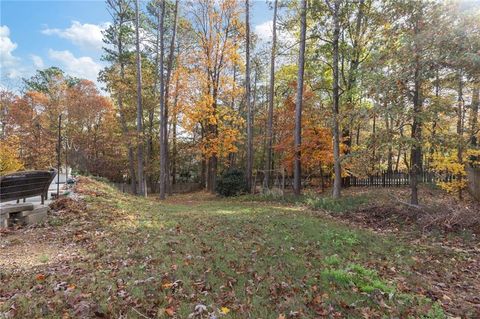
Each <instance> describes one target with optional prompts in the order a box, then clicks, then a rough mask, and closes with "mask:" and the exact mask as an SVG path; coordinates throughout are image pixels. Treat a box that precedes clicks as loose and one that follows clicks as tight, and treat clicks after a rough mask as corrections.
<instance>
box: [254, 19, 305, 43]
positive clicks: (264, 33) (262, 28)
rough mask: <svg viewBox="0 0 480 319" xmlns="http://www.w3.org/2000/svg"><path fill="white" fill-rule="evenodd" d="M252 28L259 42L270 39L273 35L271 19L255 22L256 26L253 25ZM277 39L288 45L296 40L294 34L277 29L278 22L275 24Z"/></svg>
mask: <svg viewBox="0 0 480 319" xmlns="http://www.w3.org/2000/svg"><path fill="white" fill-rule="evenodd" d="M253 30H254V32H255V34H256V35H257V36H258V39H259V40H260V41H261V42H269V41H272V36H273V34H272V33H273V21H272V20H268V21H265V22H263V23H260V24H257V25H256V26H254V27H253ZM277 40H278V41H279V42H284V43H286V44H288V45H292V44H293V43H295V41H296V39H295V36H294V35H293V34H292V33H290V32H288V31H286V30H279V28H278V24H277Z"/></svg>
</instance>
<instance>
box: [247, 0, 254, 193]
mask: <svg viewBox="0 0 480 319" xmlns="http://www.w3.org/2000/svg"><path fill="white" fill-rule="evenodd" d="M245 26H246V28H245V30H246V31H245V103H246V105H247V173H246V174H245V178H246V181H247V183H246V185H247V189H248V191H249V192H253V191H254V190H253V187H255V185H252V182H253V110H252V104H251V103H252V101H251V97H250V4H249V1H248V0H245Z"/></svg>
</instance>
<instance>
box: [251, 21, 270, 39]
mask: <svg viewBox="0 0 480 319" xmlns="http://www.w3.org/2000/svg"><path fill="white" fill-rule="evenodd" d="M272 27H273V21H272V20H268V21H265V22H263V23H260V24H257V25H256V26H255V27H254V32H255V33H256V34H257V36H258V38H259V39H260V40H263V41H270V40H271V39H272V32H273V28H272Z"/></svg>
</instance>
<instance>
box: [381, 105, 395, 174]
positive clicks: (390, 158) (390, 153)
mask: <svg viewBox="0 0 480 319" xmlns="http://www.w3.org/2000/svg"><path fill="white" fill-rule="evenodd" d="M383 105H384V107H383V108H384V110H385V112H386V113H385V128H386V131H387V143H388V149H387V172H389V173H390V172H392V170H393V140H392V126H393V123H391V122H390V112H389V111H388V107H387V100H386V99H385V101H384V103H383Z"/></svg>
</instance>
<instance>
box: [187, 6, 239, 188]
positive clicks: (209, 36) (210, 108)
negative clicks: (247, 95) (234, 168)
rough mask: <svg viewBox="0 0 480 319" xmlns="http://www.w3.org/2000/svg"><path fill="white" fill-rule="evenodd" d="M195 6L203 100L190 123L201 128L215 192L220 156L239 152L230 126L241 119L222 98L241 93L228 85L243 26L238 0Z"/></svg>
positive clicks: (197, 69)
mask: <svg viewBox="0 0 480 319" xmlns="http://www.w3.org/2000/svg"><path fill="white" fill-rule="evenodd" d="M192 6H193V7H192V10H191V14H192V17H193V18H192V32H193V34H194V38H195V41H196V44H197V46H196V47H195V48H194V53H193V55H194V57H195V61H192V63H193V65H194V68H195V74H196V76H197V78H196V81H197V82H199V88H198V93H199V95H198V96H199V97H198V98H197V100H196V103H195V107H196V110H195V111H193V112H189V115H190V122H193V123H197V124H199V125H200V129H201V133H200V135H201V140H202V145H201V150H202V154H203V163H204V164H203V165H204V167H205V173H206V184H207V190H208V191H210V192H214V191H215V184H216V178H217V171H218V159H219V156H220V155H222V154H225V151H227V154H228V153H231V152H236V146H235V145H234V143H235V141H236V138H237V129H236V128H233V127H232V126H230V125H231V124H235V123H236V122H237V121H238V119H237V118H236V115H235V114H234V112H233V110H231V109H229V108H228V107H226V106H225V104H224V103H221V101H220V99H222V98H225V96H229V97H231V94H238V92H236V91H235V90H234V89H232V87H231V86H230V85H227V83H228V80H227V77H226V72H227V70H228V69H229V67H231V66H233V65H234V64H237V63H238V61H239V56H238V52H237V50H238V43H239V41H240V39H241V38H242V36H241V33H240V32H239V31H240V27H241V23H240V20H239V7H238V4H237V1H236V0H225V1H222V2H220V3H218V2H216V1H212V0H201V1H197V2H194V3H193V4H192ZM229 100H230V99H229ZM192 120H193V121H192ZM221 130H224V132H223V134H220V133H221Z"/></svg>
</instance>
